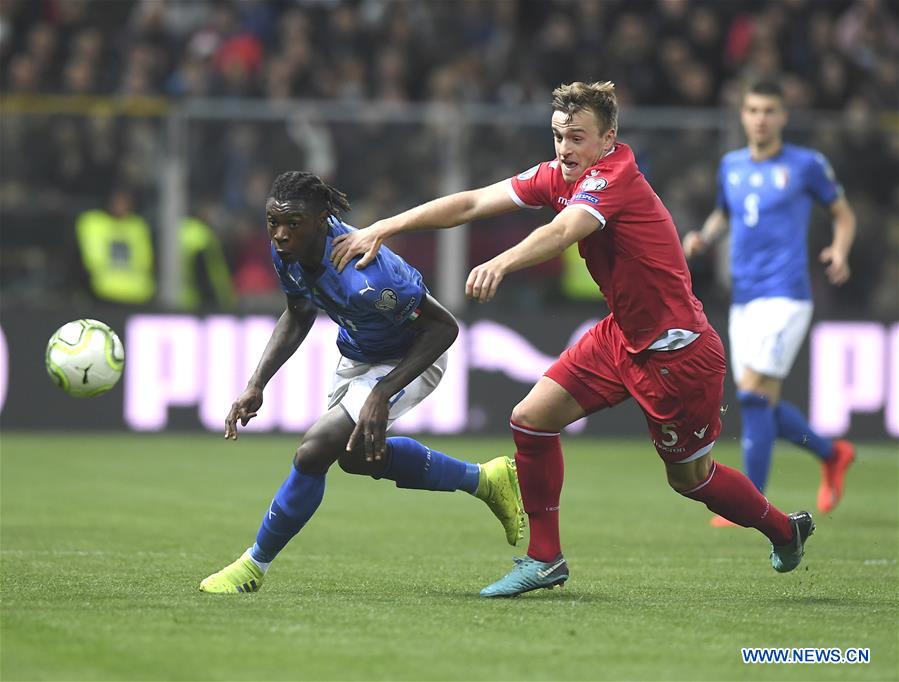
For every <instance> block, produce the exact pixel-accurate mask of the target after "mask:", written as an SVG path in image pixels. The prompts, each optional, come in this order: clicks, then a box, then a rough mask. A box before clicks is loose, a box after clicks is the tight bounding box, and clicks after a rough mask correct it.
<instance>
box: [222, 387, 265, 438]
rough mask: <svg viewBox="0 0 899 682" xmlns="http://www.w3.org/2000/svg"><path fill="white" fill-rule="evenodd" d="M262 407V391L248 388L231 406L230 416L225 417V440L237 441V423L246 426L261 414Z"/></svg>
mask: <svg viewBox="0 0 899 682" xmlns="http://www.w3.org/2000/svg"><path fill="white" fill-rule="evenodd" d="M260 407H262V389H260V388H257V387H255V386H251V387H248V388H247V390H245V391H244V392H243V393H241V394H240V397H239V398H238V399H237V400H235V401H234V402H233V403H232V405H231V410H230V411H229V412H228V416H227V417H225V440H237V421H238V420H240V425H241V426H246V425H247V422H249V421H250V420H251V419H252V418H253V417H255V416H256V415H257V414H258V413H259V408H260Z"/></svg>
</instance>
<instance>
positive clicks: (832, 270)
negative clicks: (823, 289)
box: [819, 246, 849, 286]
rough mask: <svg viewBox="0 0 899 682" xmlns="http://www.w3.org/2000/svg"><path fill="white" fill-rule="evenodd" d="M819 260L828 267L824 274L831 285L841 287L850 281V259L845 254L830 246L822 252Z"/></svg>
mask: <svg viewBox="0 0 899 682" xmlns="http://www.w3.org/2000/svg"><path fill="white" fill-rule="evenodd" d="M819 259H820V260H821V262H822V263H824V264H825V265H827V267H826V268H825V269H824V272H826V273H827V279H829V280H830V283H831V284H835V285H836V286H840V285H841V284H845V283H846V281H847V280H848V279H849V259H848V258H847V257H846V254H845V253H843V252H842V251H841V250H839V249H835V248H834V247H833V246H828V247H827V248H825V249H823V250H822V251H821V255H820V256H819Z"/></svg>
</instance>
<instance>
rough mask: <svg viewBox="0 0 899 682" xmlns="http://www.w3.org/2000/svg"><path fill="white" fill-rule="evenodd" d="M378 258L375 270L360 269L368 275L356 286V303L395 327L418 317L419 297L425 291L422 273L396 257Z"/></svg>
mask: <svg viewBox="0 0 899 682" xmlns="http://www.w3.org/2000/svg"><path fill="white" fill-rule="evenodd" d="M377 261H378V266H379V267H378V268H377V270H375V269H373V268H370V267H369V268H366V269H365V270H363V271H362V272H363V273H365V274H366V275H368V278H367V279H366V280H365V283H364V284H365V285H364V286H362V287H359V289H358V291H359V300H358V301H357V304H358V305H361V306H362V307H364V308H368V309H370V310H373V311H375V312H376V313H378V314H380V315H382V316H383V317H385V318H387V319H388V320H390V321H391V322H393V323H394V324H395V325H397V326H399V325H402V324H405V323H406V322H407V321H408V322H411V321H412V320H415V319H417V318H418V314H419V308H420V307H421V300H422V299H423V298H424V297H425V296H426V295H427V293H428V288H427V287H426V286H425V284H424V281H423V280H422V277H421V273H419V272H418V270H416V269H415V268H413V267H412V266H410V265H409V264H407V263H406V262H405V261H403V260H400V259H399V258H397V257H395V256H394V258H391V259H387V258H383V260H382V257H381V255H379V256H378V259H377Z"/></svg>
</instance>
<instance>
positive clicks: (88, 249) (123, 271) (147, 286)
mask: <svg viewBox="0 0 899 682" xmlns="http://www.w3.org/2000/svg"><path fill="white" fill-rule="evenodd" d="M75 234H76V241H77V245H78V255H79V259H80V262H81V265H82V267H83V270H84V274H85V278H86V283H87V288H88V291H90V293H91V295H92V296H93V297H94V298H96V299H97V300H99V301H103V302H105V303H114V304H123V305H140V304H145V303H149V302H150V301H151V300H152V298H153V296H154V295H155V293H156V275H155V273H154V262H155V256H154V251H153V235H152V233H151V230H150V226H149V225H148V224H147V221H146V220H144V219H143V218H142V217H141V216H139V215H137V214H136V213H135V212H134V196H133V194H132V192H131V191H130V190H128V189H125V188H117V189H115V190H113V191H112V193H111V194H110V196H109V202H108V204H107V206H106V208H105V209H101V208H97V209H92V210H89V211H85V212H84V213H82V214H81V215H79V216H78V219H77V221H76V223H75Z"/></svg>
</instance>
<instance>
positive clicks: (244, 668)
mask: <svg viewBox="0 0 899 682" xmlns="http://www.w3.org/2000/svg"><path fill="white" fill-rule="evenodd" d="M423 440H425V442H427V443H428V444H430V445H433V446H434V447H437V448H440V449H444V450H446V451H447V452H450V453H452V454H454V455H456V456H460V457H465V458H471V459H478V460H482V461H483V460H486V459H489V458H491V457H494V456H496V455H497V454H501V453H508V452H509V451H510V440H505V439H493V440H487V439H478V440H475V439H468V440H464V439H458V440H456V439H436V438H427V439H423ZM295 442H296V440H295V439H292V438H283V437H278V438H276V437H261V436H255V437H254V436H251V435H244V436H243V437H242V438H241V439H240V440H239V441H238V442H237V443H236V444H235V443H227V442H225V441H223V440H221V438H220V437H217V436H215V435H209V436H176V435H165V436H136V435H128V436H87V435H38V434H33V435H26V434H21V435H17V434H4V436H3V438H2V441H0V446H2V459H0V463H2V471H0V473H2V527H0V531H2V535H0V542H2V547H0V548H2V583H0V587H2V596H0V599H2V612H0V616H2V631H0V634H2V640H0V646H2V648H0V657H2V664H0V678H2V679H3V680H62V679H65V680H291V679H296V680H338V679H339V680H360V679H370V680H387V679H390V680H467V679H470V680H516V681H519V680H537V679H552V680H561V679H578V680H591V679H615V680H617V679H633V680H663V679H664V680H775V679H776V680H895V679H897V677H899V671H897V640H899V632H897V628H899V625H897V624H899V613H897V602H899V599H897V564H896V560H897V495H899V492H897V491H899V482H897V461H899V458H897V452H896V446H895V444H881V445H868V446H864V445H863V446H862V447H861V449H860V460H859V462H858V463H857V464H856V466H855V467H854V468H853V469H852V470H851V471H850V474H849V476H848V486H847V490H848V492H847V497H846V499H845V500H844V503H843V505H842V506H841V507H840V508H839V509H838V510H837V511H836V513H834V514H832V515H827V516H825V515H816V520H817V525H818V529H817V532H816V533H815V535H814V537H813V538H812V539H811V540H810V542H809V544H808V547H807V553H806V558H805V560H804V561H803V564H802V565H801V566H800V567H799V569H798V570H796V571H795V572H793V573H791V574H788V575H779V574H776V573H775V572H774V571H773V570H772V569H771V567H770V564H769V562H768V545H767V542H766V540H765V539H764V538H763V537H762V536H761V535H759V534H758V533H756V532H755V531H751V530H743V529H737V528H730V529H712V528H710V527H709V526H708V519H709V513H708V512H707V511H706V510H705V508H704V507H703V506H702V505H700V504H698V503H695V502H692V501H690V500H687V499H684V498H682V497H680V496H678V495H676V494H674V493H673V492H671V491H670V490H669V489H668V487H667V485H666V483H665V480H664V473H663V468H662V465H661V463H660V462H659V460H658V458H657V457H656V455H655V453H654V451H653V449H652V448H651V446H650V445H649V444H648V443H647V442H644V441H633V442H627V441H611V440H608V441H607V440H578V439H575V438H568V439H567V442H566V482H565V490H564V493H563V497H562V535H563V543H564V546H565V551H566V556H567V558H568V561H569V565H570V567H571V572H572V573H571V580H570V581H569V583H568V585H567V586H566V587H565V588H563V589H556V590H553V591H546V590H543V591H541V592H539V593H532V594H530V595H525V596H524V597H522V598H520V599H514V600H501V601H487V600H483V599H480V598H479V597H478V596H477V593H478V590H479V589H480V588H481V587H482V586H484V585H486V584H487V583H489V582H491V581H493V580H495V579H496V578H498V577H500V576H501V575H502V574H503V573H505V572H506V570H508V569H509V568H510V567H511V562H510V559H511V557H512V556H513V555H514V554H516V553H523V551H524V549H523V548H514V549H513V548H510V547H509V546H508V545H506V544H505V542H504V539H503V535H502V530H501V528H500V526H499V524H498V523H497V522H496V521H495V520H494V519H493V517H492V516H491V515H490V513H489V511H488V510H487V509H486V507H484V506H483V505H482V503H481V502H479V501H478V500H475V499H474V498H471V497H470V496H468V495H466V494H464V493H453V494H447V493H427V492H419V491H408V490H397V489H396V488H395V487H394V486H393V485H392V484H391V483H389V482H386V481H373V480H371V479H366V478H360V477H352V476H349V475H347V474H344V473H343V472H341V471H340V470H339V469H336V468H335V469H334V470H333V471H332V473H331V475H330V476H329V478H328V487H327V490H326V493H325V500H324V503H323V504H322V506H321V508H320V509H319V512H318V514H317V515H316V516H315V517H314V518H313V519H312V521H311V522H310V523H309V525H308V526H307V527H306V528H305V529H304V530H303V532H302V533H301V534H300V536H299V537H297V538H295V539H294V541H293V542H292V543H291V544H290V545H288V547H287V549H286V550H285V551H284V552H283V553H282V555H281V556H280V557H279V558H278V560H277V561H276V562H275V563H274V564H273V566H272V568H271V570H270V571H269V574H268V576H267V579H266V582H265V585H264V587H263V589H262V591H260V592H259V593H257V594H253V595H235V596H216V595H207V594H202V593H200V592H198V591H197V584H198V583H199V581H200V580H201V579H202V578H203V577H205V576H206V575H207V574H209V573H211V572H213V571H215V570H217V569H219V568H220V567H221V566H223V565H224V564H226V563H228V562H230V561H232V560H233V559H234V558H235V557H236V556H237V555H238V554H240V553H241V552H242V551H243V550H244V549H245V548H246V547H247V546H248V545H249V544H251V543H252V541H253V537H254V535H255V532H256V528H257V525H258V523H259V521H260V519H261V517H262V514H263V512H264V510H265V509H266V507H267V504H268V501H269V499H270V498H271V495H272V494H273V492H274V490H275V489H276V487H277V486H278V485H279V484H280V482H281V480H282V479H283V478H284V476H285V475H286V473H287V467H288V466H289V462H290V458H291V455H292V452H293V449H294V447H295ZM717 456H718V458H719V459H721V460H722V461H723V462H725V463H727V464H731V465H734V466H736V465H737V464H738V452H737V448H736V445H735V443H734V442H733V441H730V442H728V443H724V444H721V445H720V446H719V447H718V448H717ZM771 480H772V483H771V486H770V490H769V496H770V498H771V499H772V501H773V502H774V503H775V504H777V505H778V506H780V507H781V508H783V509H785V510H788V511H793V510H796V509H799V508H808V509H811V510H813V509H814V500H815V491H816V488H817V483H818V470H817V465H816V464H815V462H814V461H813V460H812V459H811V458H810V457H808V456H807V455H805V454H804V453H801V452H800V451H799V450H796V449H793V448H791V447H786V446H778V452H777V453H776V455H775V466H774V470H773V472H772V479H771ZM746 646H778V647H793V646H797V647H798V646H803V647H805V646H823V647H840V648H844V649H845V648H847V647H870V648H871V651H872V654H871V655H872V660H871V663H870V664H868V665H754V666H747V665H743V664H742V663H741V660H740V648H741V647H746Z"/></svg>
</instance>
